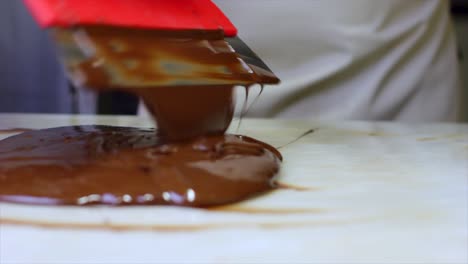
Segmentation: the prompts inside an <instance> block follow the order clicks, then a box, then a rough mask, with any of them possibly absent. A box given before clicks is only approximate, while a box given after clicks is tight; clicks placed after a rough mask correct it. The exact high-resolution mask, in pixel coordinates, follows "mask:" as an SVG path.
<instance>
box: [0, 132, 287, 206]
mask: <svg viewBox="0 0 468 264" xmlns="http://www.w3.org/2000/svg"><path fill="white" fill-rule="evenodd" d="M280 160H281V155H280V154H279V152H278V151H276V149H274V148H273V147H271V146H269V145H267V144H265V143H261V142H259V141H257V140H255V139H252V138H249V137H245V136H236V135H219V136H210V137H200V138H195V139H192V140H190V141H186V142H179V143H169V142H167V141H165V140H163V139H162V138H160V137H157V136H156V133H155V130H154V129H137V128H126V127H109V126H74V127H62V128H52V129H45V130H36V131H29V132H25V133H22V134H19V135H16V136H13V137H10V138H7V139H5V140H3V141H0V164H1V166H0V201H7V202H17V203H30V204H69V205H86V204H110V205H129V204H176V205H190V206H203V207H204V206H213V205H222V204H228V203H232V202H236V201H239V200H242V199H246V198H248V197H251V196H253V195H255V194H258V193H261V192H264V191H267V190H270V189H272V188H274V186H275V184H274V181H273V180H274V175H275V174H276V173H277V171H278V169H279V164H280Z"/></svg>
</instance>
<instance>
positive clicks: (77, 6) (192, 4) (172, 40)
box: [24, 0, 279, 88]
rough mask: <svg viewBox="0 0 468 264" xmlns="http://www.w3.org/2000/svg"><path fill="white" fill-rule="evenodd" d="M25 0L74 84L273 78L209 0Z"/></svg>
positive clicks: (275, 80) (143, 84) (139, 84)
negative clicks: (49, 36)
mask: <svg viewBox="0 0 468 264" xmlns="http://www.w3.org/2000/svg"><path fill="white" fill-rule="evenodd" d="M24 1H25V3H26V5H27V6H28V7H29V9H30V10H31V12H32V14H33V16H34V17H35V18H36V20H37V22H38V23H39V24H40V25H41V26H42V27H44V28H48V29H50V31H51V32H52V35H53V36H54V37H55V39H56V43H57V45H58V47H59V50H60V51H61V52H60V55H61V58H62V61H63V62H64V64H65V65H66V66H67V69H68V72H69V73H70V76H71V79H72V80H73V81H74V82H75V83H76V84H77V85H85V86H93V87H97V88H99V87H101V86H102V87H104V86H106V87H109V86H112V87H152V86H174V85H201V84H207V85H219V84H241V85H246V84H251V83H278V82H279V79H278V78H276V76H275V75H274V74H273V73H272V72H271V70H270V69H269V68H268V67H267V66H266V64H265V63H264V62H263V61H262V60H260V59H259V58H258V56H257V55H255V53H253V52H252V51H251V49H249V48H248V47H247V46H246V45H245V43H244V42H242V41H241V40H240V39H238V37H236V35H237V29H236V28H235V26H234V25H233V24H232V23H231V22H230V21H229V19H228V18H227V17H226V16H225V15H224V14H223V12H222V11H221V10H220V9H219V8H218V7H217V6H216V5H215V4H214V3H213V2H211V1H210V0H131V1H130V0H24ZM187 32H190V34H187ZM135 43H138V45H136V44H135ZM230 43H233V44H234V45H233V46H231V44H230ZM187 50H191V54H190V53H189V54H185V55H183V56H182V55H181V52H180V51H187ZM238 51H240V52H242V53H238ZM182 53H183V52H182ZM185 53H187V52H185ZM193 54H204V56H203V58H198V57H200V56H192V55H193ZM207 57H209V59H208V60H207V59H206V58H207Z"/></svg>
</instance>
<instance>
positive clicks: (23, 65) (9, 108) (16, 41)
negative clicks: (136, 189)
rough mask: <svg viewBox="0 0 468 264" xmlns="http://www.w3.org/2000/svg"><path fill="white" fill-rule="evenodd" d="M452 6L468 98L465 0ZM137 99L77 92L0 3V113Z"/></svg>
mask: <svg viewBox="0 0 468 264" xmlns="http://www.w3.org/2000/svg"><path fill="white" fill-rule="evenodd" d="M451 4H452V8H451V13H452V16H453V21H454V25H455V29H456V33H457V44H458V50H459V52H458V59H459V61H460V65H461V67H460V73H461V78H462V79H463V90H464V91H465V93H464V96H465V100H464V102H468V1H466V0H453V1H452V2H451ZM137 103H138V99H137V98H135V97H133V96H130V95H127V94H122V93H107V94H100V95H96V94H94V93H93V92H90V91H88V90H85V89H79V92H77V89H76V88H75V87H73V85H71V84H70V83H69V82H68V80H67V78H66V77H65V74H64V72H63V69H62V67H61V65H60V63H59V62H58V61H57V59H56V55H55V50H54V45H53V43H52V42H51V40H50V39H49V36H48V35H47V33H46V32H45V31H43V30H41V29H39V28H38V26H37V25H36V23H35V22H34V20H33V19H32V17H31V16H30V14H29V12H28V11H27V10H26V8H25V7H24V5H23V3H22V1H19V0H1V1H0V112H6V113H13V112H21V113H99V114H136V113H137ZM465 109H467V111H468V108H465ZM465 116H468V112H467V113H466V115H465ZM464 121H467V120H466V119H465V120H464Z"/></svg>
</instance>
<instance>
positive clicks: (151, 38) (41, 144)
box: [0, 27, 281, 206]
mask: <svg viewBox="0 0 468 264" xmlns="http://www.w3.org/2000/svg"><path fill="white" fill-rule="evenodd" d="M56 33H57V34H56V36H57V38H58V40H59V43H60V44H61V45H62V48H65V49H67V48H68V55H70V54H72V56H71V57H68V58H67V60H66V64H67V66H68V68H69V71H70V72H71V73H72V76H73V78H74V79H75V81H76V80H78V81H80V82H81V83H82V84H84V85H86V86H88V87H90V88H93V89H105V90H115V89H120V90H125V91H128V92H132V93H135V94H137V95H139V96H141V97H142V99H143V100H144V102H145V103H146V105H147V106H148V109H149V110H150V112H151V113H152V114H153V117H154V120H155V122H156V123H157V126H158V130H157V131H156V130H143V129H137V128H118V127H107V126H75V127H63V128H53V129H46V130H37V131H28V132H25V133H23V134H20V135H16V136H13V137H10V138H8V139H5V140H3V141H0V201H7V202H17V203H31V204H69V205H87V204H111V205H129V204H176V205H190V206H213V205H223V204H228V203H233V202H237V201H240V200H243V199H246V198H249V197H251V196H254V195H256V194H259V193H261V192H264V191H267V190H270V189H272V188H274V187H275V185H274V183H273V179H274V176H275V175H276V173H277V172H278V170H279V165H280V161H281V155H280V154H279V152H278V151H277V150H276V149H275V148H273V147H271V146H269V145H267V144H265V143H262V142H259V141H257V140H255V139H252V138H249V137H245V136H235V135H224V133H225V131H226V129H227V128H228V126H229V124H230V123H231V121H232V117H233V112H234V99H233V87H234V85H236V84H241V85H249V84H253V83H261V84H263V83H278V82H279V80H278V78H276V76H275V75H274V74H273V73H271V72H269V71H266V70H262V69H260V68H258V67H256V66H254V65H249V64H247V63H245V62H244V61H243V60H242V58H240V57H239V56H238V55H237V54H236V52H235V51H234V50H232V49H231V48H230V46H229V45H228V43H227V42H226V41H224V39H223V35H222V33H221V31H219V32H217V31H216V32H196V31H191V32H186V31H182V32H164V31H163V32H161V31H149V30H129V29H117V28H109V27H84V28H79V29H77V30H57V31H56ZM79 53H81V54H79ZM187 84H189V85H187Z"/></svg>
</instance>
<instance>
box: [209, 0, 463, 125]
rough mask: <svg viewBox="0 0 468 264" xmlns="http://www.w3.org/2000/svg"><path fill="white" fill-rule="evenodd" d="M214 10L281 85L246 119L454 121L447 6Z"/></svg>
mask: <svg viewBox="0 0 468 264" xmlns="http://www.w3.org/2000/svg"><path fill="white" fill-rule="evenodd" d="M215 3H217V4H218V6H219V7H220V8H221V9H222V10H223V11H224V12H225V13H226V14H227V15H228V17H229V18H230V19H231V20H232V21H233V23H234V24H235V25H236V26H237V27H238V29H239V36H240V37H241V38H242V39H243V40H244V41H245V42H246V43H247V44H248V45H249V46H251V48H252V49H253V50H254V51H255V52H256V53H257V54H258V55H259V56H260V57H261V58H262V59H264V60H265V61H266V63H267V64H268V65H269V66H270V67H271V68H272V69H273V70H274V71H275V72H276V73H277V74H278V75H279V77H280V78H281V79H282V84H281V85H279V86H269V87H266V89H265V90H264V93H263V94H262V96H261V97H260V98H259V100H258V101H257V102H256V104H254V105H253V106H252V108H251V110H250V112H249V113H250V116H258V117H288V118H289V117H303V118H314V119H366V120H400V121H455V120H457V119H458V113H457V111H458V110H459V108H460V107H459V106H460V105H459V102H457V100H458V99H459V98H460V96H459V92H460V85H459V80H458V78H459V76H458V64H457V59H456V48H455V38H454V33H453V29H452V24H451V21H450V17H449V12H448V4H449V2H448V1H444V0H411V1H407V0H346V1H344V0H288V1H284V0H252V1H251V0H236V1H232V0H215ZM253 93H255V92H253ZM242 102H243V93H240V94H239V100H238V103H242Z"/></svg>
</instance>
